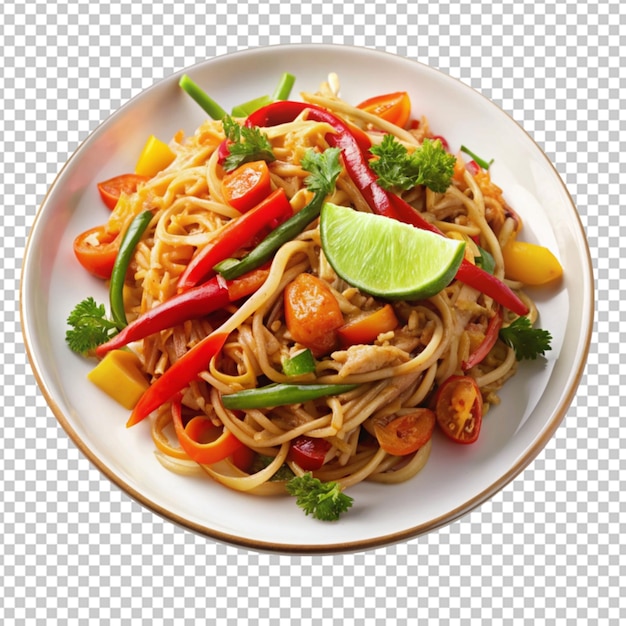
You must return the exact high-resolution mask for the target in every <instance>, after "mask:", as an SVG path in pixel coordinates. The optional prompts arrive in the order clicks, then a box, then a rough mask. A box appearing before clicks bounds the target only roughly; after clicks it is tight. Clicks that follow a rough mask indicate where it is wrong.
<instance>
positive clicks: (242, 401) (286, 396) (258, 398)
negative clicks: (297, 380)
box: [222, 383, 358, 410]
mask: <svg viewBox="0 0 626 626" xmlns="http://www.w3.org/2000/svg"><path fill="white" fill-rule="evenodd" d="M357 387H358V385H325V384H324V385H323V384H317V385H294V384H289V383H276V384H272V385H267V386H266V387H259V388H257V389H244V390H243V391H238V392H236V393H231V394H228V395H223V396H222V404H223V405H224V407H225V408H227V409H231V410H239V409H267V408H270V407H275V406H284V405H286V404H301V403H302V402H308V401H309V400H316V399H317V398H323V397H325V396H336V395H339V394H342V393H346V392H348V391H352V390H353V389H356V388H357Z"/></svg>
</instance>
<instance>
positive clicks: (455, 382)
mask: <svg viewBox="0 0 626 626" xmlns="http://www.w3.org/2000/svg"><path fill="white" fill-rule="evenodd" d="M435 415H436V416H437V423H438V424H439V426H440V428H441V430H442V431H443V432H444V433H445V434H446V435H447V436H448V437H449V438H450V439H452V441H456V442H457V443H474V442H475V441H476V440H477V439H478V435H479V434H480V427H481V425H482V420H483V397H482V394H481V392H480V389H479V387H478V385H477V384H476V381H475V380H474V379H473V378H472V377H471V376H450V378H447V379H446V380H445V381H444V382H443V383H442V385H441V386H440V387H439V390H438V391H437V395H436V398H435Z"/></svg>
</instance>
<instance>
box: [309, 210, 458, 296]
mask: <svg viewBox="0 0 626 626" xmlns="http://www.w3.org/2000/svg"><path fill="white" fill-rule="evenodd" d="M320 234H321V239H322V250H323V251H324V254H325V255H326V258H327V259H328V262H329V263H330V265H331V266H332V268H333V269H334V270H335V272H336V273H337V275H338V276H339V277H340V278H342V279H343V280H345V281H346V282H347V283H348V284H349V285H352V286H353V287H356V288H357V289H359V290H360V291H363V292H365V293H368V294H370V295H373V296H376V297H380V298H385V299H389V300H421V299H424V298H429V297H431V296H433V295H435V294H437V293H439V292H440V291H441V290H442V289H443V288H444V287H446V286H447V285H448V284H449V283H450V281H451V280H452V279H453V278H454V276H455V274H456V272H457V270H458V269H459V265H460V264H461V261H462V260H463V255H464V252H465V242H463V241H459V240H456V239H449V238H447V237H443V236H441V235H438V234H436V233H431V232H428V231H425V230H420V229H418V228H415V227H414V226H411V225H409V224H404V223H402V222H398V221H396V220H393V219H391V218H388V217H384V216H381V215H374V214H372V213H364V212H361V211H355V210H354V209H351V208H347V207H342V206H338V205H336V204H332V203H330V202H327V203H326V204H325V205H324V206H323V207H322V212H321V215H320Z"/></svg>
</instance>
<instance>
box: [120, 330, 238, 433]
mask: <svg viewBox="0 0 626 626" xmlns="http://www.w3.org/2000/svg"><path fill="white" fill-rule="evenodd" d="M227 337H228V333H225V332H220V333H212V334H210V335H207V336H206V337H205V338H204V339H203V340H202V341H200V342H199V343H197V344H196V345H195V346H194V347H193V348H191V350H189V352H186V353H185V354H184V355H183V356H182V357H181V358H180V359H178V361H176V362H175V363H173V364H172V365H171V366H170V367H169V369H167V370H166V371H165V372H164V374H163V375H162V376H161V377H159V378H157V379H156V380H155V381H154V382H153V383H152V384H151V385H150V387H148V389H146V391H145V392H144V394H143V395H142V396H141V398H140V399H139V402H138V403H137V404H136V406H135V408H134V409H133V412H132V413H131V415H130V418H129V419H128V422H126V427H127V428H130V427H131V426H134V425H135V424H138V423H139V422H141V420H143V419H145V418H146V417H148V415H150V413H152V411H154V410H156V409H158V408H159V407H160V406H161V405H163V404H165V403H166V402H167V401H168V400H171V399H172V398H173V397H174V396H175V395H176V394H177V393H178V392H179V391H181V390H183V389H184V388H185V387H186V386H187V385H189V383H190V382H191V381H192V380H194V379H195V378H196V377H197V376H198V374H200V372H203V371H204V370H206V369H207V368H208V366H209V362H210V361H211V359H212V358H213V357H214V356H215V355H216V354H217V353H218V352H219V351H220V350H221V349H222V347H223V346H224V343H225V342H226V339H227Z"/></svg>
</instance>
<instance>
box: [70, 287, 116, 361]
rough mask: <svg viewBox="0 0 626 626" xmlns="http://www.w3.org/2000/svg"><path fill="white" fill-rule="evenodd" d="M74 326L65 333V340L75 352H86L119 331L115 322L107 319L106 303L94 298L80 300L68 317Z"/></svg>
mask: <svg viewBox="0 0 626 626" xmlns="http://www.w3.org/2000/svg"><path fill="white" fill-rule="evenodd" d="M67 323H68V324H69V325H70V326H71V327H72V328H71V329H69V330H68V331H67V332H66V333H65V341H66V342H67V344H68V346H69V347H70V349H71V350H72V351H73V352H77V353H79V354H86V353H87V352H89V351H91V350H93V349H95V348H96V347H97V346H99V345H100V344H103V343H105V342H106V341H108V340H109V339H110V338H111V337H113V335H116V334H117V332H118V328H117V325H116V324H115V322H113V321H111V320H109V319H107V316H106V312H105V309H104V304H100V305H99V304H97V303H96V301H95V300H94V299H93V298H92V297H89V298H85V300H83V301H82V302H79V303H78V304H77V305H76V306H75V307H74V310H73V311H72V312H71V313H70V315H69V317H68V318H67Z"/></svg>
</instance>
